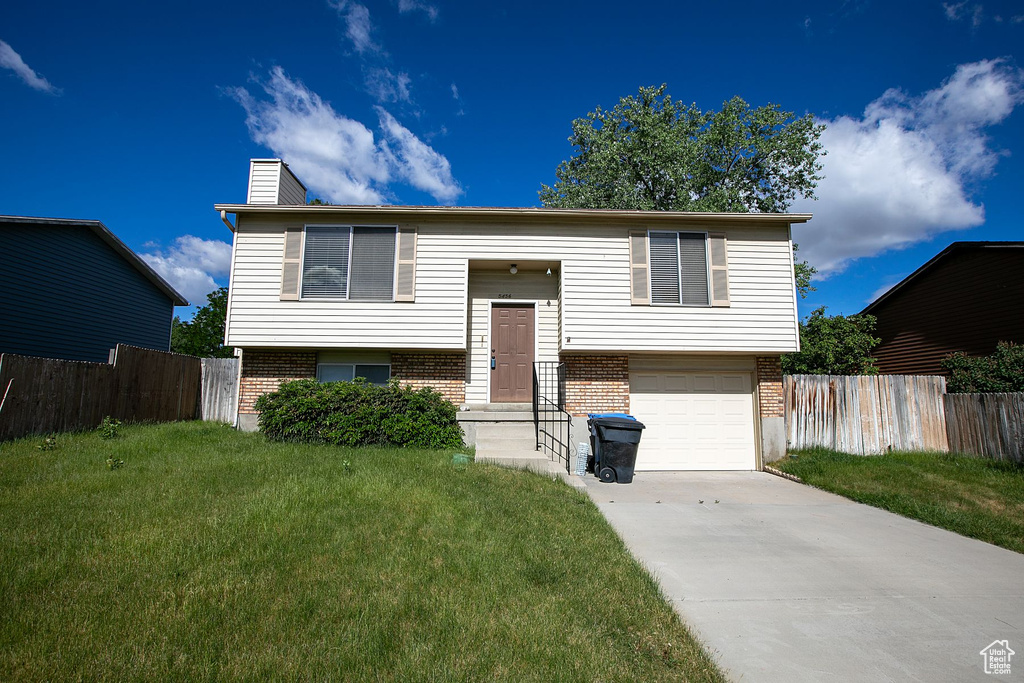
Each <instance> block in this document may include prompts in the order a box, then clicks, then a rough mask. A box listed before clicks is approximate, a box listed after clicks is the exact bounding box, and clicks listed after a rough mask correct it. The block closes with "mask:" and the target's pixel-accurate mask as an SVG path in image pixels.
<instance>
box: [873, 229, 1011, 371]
mask: <svg viewBox="0 0 1024 683" xmlns="http://www.w3.org/2000/svg"><path fill="white" fill-rule="evenodd" d="M861 313H865V314H870V315H873V316H875V317H876V318H877V319H878V326H877V329H876V336H878V337H879V338H880V339H881V342H880V343H879V344H878V346H877V347H876V348H875V350H874V351H873V352H872V354H873V355H874V357H875V359H876V361H877V365H878V369H879V372H881V373H883V374H891V375H941V374H944V373H943V371H942V367H941V365H940V364H941V362H942V359H943V358H945V357H946V356H947V355H949V354H951V353H953V352H955V351H963V352H964V353H966V354H967V355H969V356H987V355H990V354H991V353H993V352H994V351H995V350H996V345H997V344H998V343H999V342H1000V341H1011V342H1017V343H1018V344H1021V343H1024V242H954V243H952V244H951V245H949V246H948V247H946V248H945V249H943V250H942V251H941V252H939V254H938V255H936V256H935V257H934V258H932V259H931V260H930V261H928V262H927V263H925V264H924V265H923V266H921V267H920V268H918V269H917V270H915V271H914V272H913V273H911V274H910V275H908V276H907V277H906V278H904V279H903V280H902V281H901V282H900V283H899V284H897V285H895V286H894V287H892V289H890V290H889V291H887V292H886V293H885V294H883V295H882V296H880V297H878V299H876V300H875V301H873V302H872V303H871V304H870V305H869V306H868V307H867V308H865V309H864V310H863V311H861Z"/></svg>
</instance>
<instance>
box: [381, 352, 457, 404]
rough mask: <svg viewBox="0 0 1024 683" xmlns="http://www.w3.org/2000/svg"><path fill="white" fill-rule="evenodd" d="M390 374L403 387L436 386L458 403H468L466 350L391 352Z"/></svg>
mask: <svg viewBox="0 0 1024 683" xmlns="http://www.w3.org/2000/svg"><path fill="white" fill-rule="evenodd" d="M391 376H392V377H395V378H397V379H398V381H399V382H401V384H402V385H403V386H409V387H412V388H413V389H422V388H424V387H427V388H430V389H433V390H434V391H436V392H438V393H440V394H442V395H443V396H444V397H445V398H446V399H448V400H449V401H451V402H452V403H455V404H456V405H459V404H462V403H465V402H466V354H465V353H412V352H392V354H391Z"/></svg>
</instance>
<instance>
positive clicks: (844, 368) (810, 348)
mask: <svg viewBox="0 0 1024 683" xmlns="http://www.w3.org/2000/svg"><path fill="white" fill-rule="evenodd" d="M874 331H875V316H873V315H860V314H858V315H833V316H828V315H825V307H824V306H822V307H820V308H816V309H814V310H813V311H811V315H810V316H808V317H807V319H806V320H803V321H801V323H800V352H799V353H789V354H786V355H784V356H783V357H782V372H783V373H785V374H787V375H877V374H878V368H877V367H875V359H874V358H872V356H871V349H873V348H874V347H875V346H876V345H877V344H878V342H879V341H880V340H879V339H878V337H875V336H873V334H872V333H873V332H874Z"/></svg>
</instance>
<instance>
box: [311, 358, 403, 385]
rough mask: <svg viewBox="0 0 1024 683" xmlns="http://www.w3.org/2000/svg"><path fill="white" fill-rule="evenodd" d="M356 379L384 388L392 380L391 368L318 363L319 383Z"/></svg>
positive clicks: (385, 366)
mask: <svg viewBox="0 0 1024 683" xmlns="http://www.w3.org/2000/svg"><path fill="white" fill-rule="evenodd" d="M356 377H363V378H365V379H366V381H367V382H369V383H370V384H377V385H379V386H384V385H385V384H387V383H388V380H389V379H391V366H390V365H388V364H384V363H317V366H316V379H317V381H319V382H351V381H352V380H353V379H355V378H356Z"/></svg>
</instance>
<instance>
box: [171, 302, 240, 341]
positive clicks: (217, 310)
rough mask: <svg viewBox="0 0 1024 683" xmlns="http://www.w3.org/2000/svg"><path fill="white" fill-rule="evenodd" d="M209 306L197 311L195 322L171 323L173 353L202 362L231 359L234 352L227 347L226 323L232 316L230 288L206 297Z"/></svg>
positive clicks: (175, 318)
mask: <svg viewBox="0 0 1024 683" xmlns="http://www.w3.org/2000/svg"><path fill="white" fill-rule="evenodd" d="M206 301H207V304H206V305H205V306H202V307H201V308H199V309H198V310H197V311H196V314H195V315H194V316H193V317H192V320H191V322H182V320H181V319H180V318H179V317H178V316H174V320H173V321H171V351H173V352H175V353H185V354H188V355H190V356H199V357H200V358H230V357H232V356H234V349H233V348H231V347H230V346H224V322H225V320H226V319H227V313H228V288H227V287H221V288H220V289H216V290H214V291H212V292H210V293H209V294H207V295H206Z"/></svg>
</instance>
